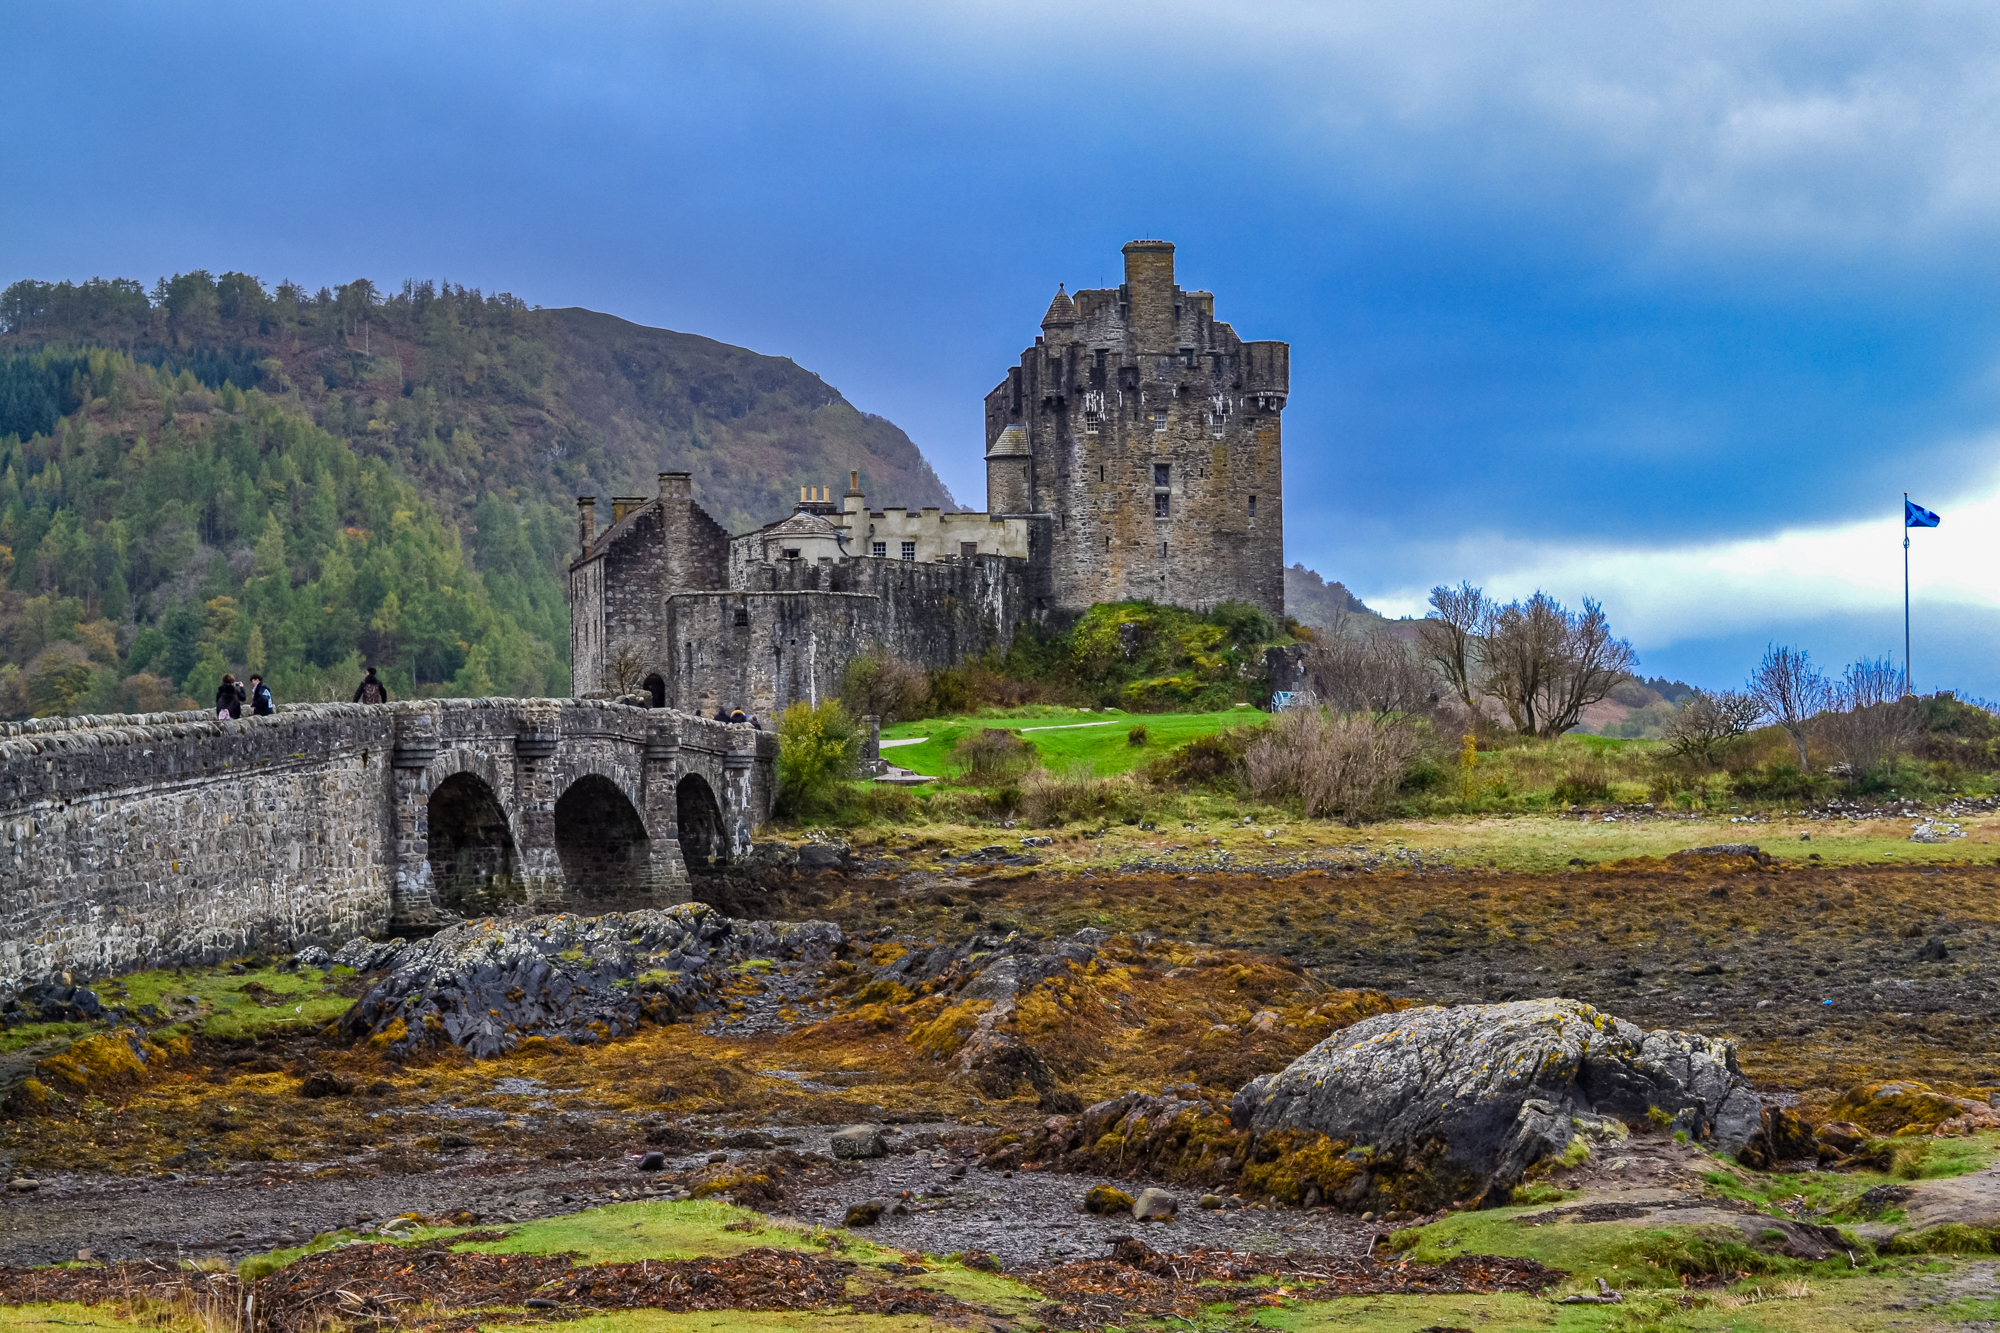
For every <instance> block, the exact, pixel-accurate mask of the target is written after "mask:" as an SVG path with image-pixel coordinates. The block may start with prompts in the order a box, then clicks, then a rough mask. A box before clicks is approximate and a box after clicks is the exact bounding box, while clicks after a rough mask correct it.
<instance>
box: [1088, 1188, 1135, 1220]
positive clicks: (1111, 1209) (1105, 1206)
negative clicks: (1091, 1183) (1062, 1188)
mask: <svg viewBox="0 0 2000 1333" xmlns="http://www.w3.org/2000/svg"><path fill="white" fill-rule="evenodd" d="M1083 1210H1084V1211H1085V1212H1087V1213H1095V1214H1096V1215H1097V1216H1099V1217H1111V1216H1113V1215H1115V1214H1117V1213H1129V1212H1131V1211H1132V1196H1131V1195H1129V1194H1127V1193H1126V1192H1125V1191H1124V1190H1121V1189H1119V1188H1118V1187H1117V1186H1116V1185H1099V1186H1097V1188H1095V1189H1093V1190H1091V1191H1090V1193H1088V1194H1086V1195H1084V1196H1083Z"/></svg>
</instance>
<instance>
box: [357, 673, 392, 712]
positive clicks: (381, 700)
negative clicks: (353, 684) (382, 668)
mask: <svg viewBox="0 0 2000 1333" xmlns="http://www.w3.org/2000/svg"><path fill="white" fill-rule="evenodd" d="M354 702H356V703H358V704H385V703H388V702H389V687H388V686H387V685H384V684H383V683H382V682H381V681H380V680H378V679H376V676H375V668H374V667H369V668H368V675H367V676H366V677H364V678H363V679H362V682H361V687H360V688H359V689H357V690H355V691H354Z"/></svg>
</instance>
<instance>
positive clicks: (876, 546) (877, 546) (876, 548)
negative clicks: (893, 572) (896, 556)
mask: <svg viewBox="0 0 2000 1333" xmlns="http://www.w3.org/2000/svg"><path fill="white" fill-rule="evenodd" d="M868 554H870V555H872V556H874V557H875V558H876V559H877V560H885V559H887V558H888V555H889V543H887V542H870V543H868Z"/></svg>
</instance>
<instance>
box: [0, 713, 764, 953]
mask: <svg viewBox="0 0 2000 1333" xmlns="http://www.w3.org/2000/svg"><path fill="white" fill-rule="evenodd" d="M777 748H778V747H777V738H776V737H775V736H773V735H770V734H768V733H763V732H756V731H753V730H751V729H748V728H745V727H741V726H730V725H727V724H723V723H717V722H712V721H708V720H706V719H702V718H698V717H694V716H691V715H688V714H683V713H678V712H674V711H672V710H666V709H642V708H635V707H632V706H630V705H627V704H621V703H613V702H606V701H601V700H586V699H568V700H555V699H441V700H413V701H406V702H399V703H393V704H386V705H376V706H369V705H363V704H339V703H334V704H292V705H286V706H285V707H282V708H280V709H279V710H278V712H277V713H276V714H275V715H274V716H271V717H265V718H244V719H241V720H223V721H218V720H216V718H215V717H214V716H213V715H212V714H210V713H207V712H187V713H153V714H144V715H124V716H110V717H85V718H54V719H45V720H38V721H33V722H22V723H10V724H4V725H0V837H4V839H5V841H4V843H0V990H5V989H8V988H11V987H14V986H18V985H21V984H24V983H27V982H31V981H33V980H36V979H38V978H40V977H44V976H47V975H50V974H53V973H55V972H59V971H66V970H67V971H76V972H80V973H83V974H87V975H103V974H106V973H110V972H115V971H120V970H128V969H131V968H134V967H140V966H150V965H158V964H168V963H177V962H195V961H201V960H205V959H212V958H215V957H221V956H227V955H229V954H231V953H236V952H242V951H244V950H247V949H250V948H254V947H261V946H271V945H292V944H296V943H301V942H304V941H307V940H333V941H336V942H337V941H340V940H344V939H346V938H348V937H350V936H352V935H355V934H363V933H377V932H380V931H383V930H386V929H388V928H390V927H391V925H392V924H397V925H402V924H407V925H409V926H411V927H420V926H423V925H426V924H430V923H434V922H436V921H439V920H447V919H450V918H451V917H452V916H455V915H459V914H463V913H469V912H475V911H483V910H491V909H499V910H506V909H509V908H513V907H516V906H518V907H521V908H523V909H525V908H530V907H532V908H544V907H550V906H560V907H564V908H568V909H571V910H586V911H599V910H611V909H612V908H613V907H619V906H630V905H635V904H639V903H645V904H652V903H658V902H661V901H662V900H663V896H664V895H669V894H672V893H674V892H675V891H676V890H680V889H683V888H684V887H685V884H686V875H687V869H688V862H689V861H690V860H693V861H695V862H696V867H697V869H699V868H703V867H706V866H710V865H714V864H717V863H721V862H726V861H727V860H728V859H730V858H731V857H733V856H735V855H740V854H741V853H742V852H744V851H747V850H748V846H749V838H750V834H751V831H752V830H753V829H754V828H756V827H757V825H759V824H761V823H762V822H763V821H764V819H766V818H767V817H768V815H769V812H770V806H771V799H772V795H773V790H774V789H773V783H774V781H775V777H774V769H775V759H776V756H777ZM683 824H686V825H688V826H689V832H690V835H691V838H692V842H693V851H692V852H684V850H683V847H682V841H681V826H682V825H683ZM667 900H668V901H673V900H677V899H672V898H670V899H667Z"/></svg>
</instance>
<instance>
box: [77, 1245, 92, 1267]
mask: <svg viewBox="0 0 2000 1333" xmlns="http://www.w3.org/2000/svg"><path fill="white" fill-rule="evenodd" d="M76 1261H77V1262H78V1263H80V1264H87V1263H89V1262H90V1247H89V1246H87V1245H86V1246H85V1247H84V1248H82V1249H80V1250H78V1251H77V1252H76Z"/></svg>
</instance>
